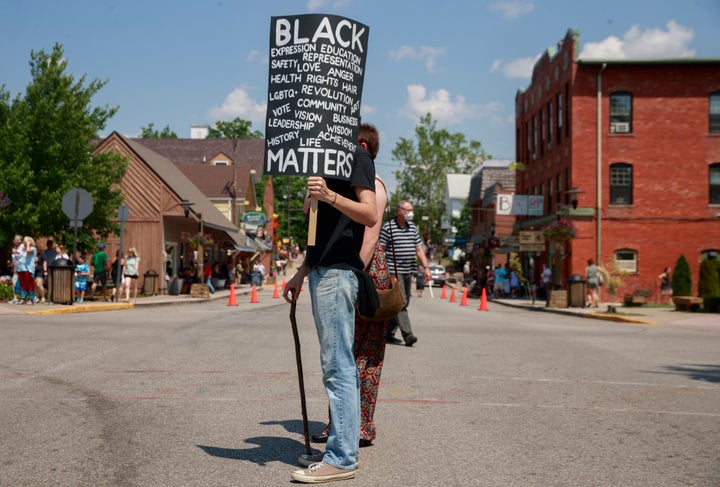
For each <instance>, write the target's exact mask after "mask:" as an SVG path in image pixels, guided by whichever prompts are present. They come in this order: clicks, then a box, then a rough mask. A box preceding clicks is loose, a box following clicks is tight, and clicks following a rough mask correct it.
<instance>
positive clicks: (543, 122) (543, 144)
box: [540, 108, 545, 156]
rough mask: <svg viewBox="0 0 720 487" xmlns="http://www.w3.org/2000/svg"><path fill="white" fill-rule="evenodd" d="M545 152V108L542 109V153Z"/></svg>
mask: <svg viewBox="0 0 720 487" xmlns="http://www.w3.org/2000/svg"><path fill="white" fill-rule="evenodd" d="M543 154H545V108H541V109H540V155H541V156H542V155H543Z"/></svg>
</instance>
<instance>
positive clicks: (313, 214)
mask: <svg viewBox="0 0 720 487" xmlns="http://www.w3.org/2000/svg"><path fill="white" fill-rule="evenodd" d="M317 212H318V200H317V199H316V198H315V197H312V198H310V221H309V223H308V240H307V244H308V245H309V246H315V235H316V234H317Z"/></svg>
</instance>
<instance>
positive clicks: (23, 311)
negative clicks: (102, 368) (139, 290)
mask: <svg viewBox="0 0 720 487" xmlns="http://www.w3.org/2000/svg"><path fill="white" fill-rule="evenodd" d="M273 287H274V284H270V285H268V284H266V285H265V286H264V287H258V288H257V291H258V292H260V291H262V290H264V289H268V288H270V289H271V290H272V289H273ZM278 287H279V285H278ZM251 293H252V285H250V284H241V285H240V286H237V287H236V288H235V296H236V300H239V299H240V298H242V299H249V296H250V295H251ZM245 296H248V298H245ZM218 300H224V301H226V302H229V300H230V290H229V289H218V290H217V291H215V293H214V294H211V295H210V297H209V298H191V297H190V295H189V294H180V295H176V296H172V295H168V294H156V295H153V296H141V295H138V297H137V300H136V301H135V303H123V302H119V303H114V302H108V301H103V300H102V299H101V300H95V301H88V300H85V302H83V303H82V304H80V303H73V304H72V305H66V304H54V303H42V304H41V303H37V304H33V305H27V304H23V305H17V304H8V303H7V302H5V303H0V316H4V315H47V314H68V313H93V312H99V311H115V310H119V309H130V308H135V307H142V306H165V305H181V304H195V303H204V302H208V301H218Z"/></svg>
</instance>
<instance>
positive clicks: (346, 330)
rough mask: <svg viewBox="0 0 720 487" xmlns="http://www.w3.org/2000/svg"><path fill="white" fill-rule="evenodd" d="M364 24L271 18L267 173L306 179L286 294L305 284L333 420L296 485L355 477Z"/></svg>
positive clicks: (371, 201) (364, 184)
mask: <svg viewBox="0 0 720 487" xmlns="http://www.w3.org/2000/svg"><path fill="white" fill-rule="evenodd" d="M367 39H368V27H367V26H365V25H362V24H360V23H358V22H355V21H353V20H350V19H346V18H343V17H338V16H333V15H319V14H312V15H299V16H286V17H273V18H272V19H271V25H270V71H269V79H268V108H267V118H266V124H265V173H266V174H283V175H287V174H295V175H304V176H308V182H307V193H308V197H310V198H311V199H312V203H311V215H310V229H309V232H308V233H309V236H308V250H307V256H306V258H305V262H304V263H303V265H302V266H301V267H300V268H299V269H298V271H297V273H296V274H295V275H294V276H293V277H292V278H291V279H290V281H289V282H288V283H287V285H286V286H285V291H284V292H283V296H284V298H285V299H286V300H287V301H288V302H291V301H294V300H297V298H298V295H299V294H300V291H301V289H302V285H303V281H304V279H305V278H306V277H307V278H308V280H309V290H310V299H311V303H312V311H313V317H314V319H315V327H316V329H317V334H318V340H319V342H320V364H321V367H322V371H323V383H324V385H325V390H326V392H327V395H328V402H329V405H330V415H331V425H330V433H329V435H328V441H327V446H326V450H325V455H324V456H323V460H322V462H319V463H315V464H312V465H310V467H309V468H308V469H306V470H298V471H296V472H293V474H292V478H293V479H294V480H296V481H298V482H305V483H321V482H330V481H333V480H343V479H350V478H353V477H355V468H356V464H357V458H358V451H359V439H360V391H359V384H358V376H357V367H356V365H355V358H354V356H353V339H354V329H355V307H356V305H357V302H358V290H359V287H360V286H359V283H358V278H357V277H356V275H355V270H360V269H362V268H363V267H364V265H363V262H362V260H361V259H360V246H361V244H362V240H363V235H364V231H365V227H366V226H373V225H374V224H375V222H376V221H377V211H376V200H375V165H374V162H373V159H372V157H371V156H370V154H369V153H368V152H367V151H366V150H365V149H364V148H362V147H360V146H358V145H357V136H358V129H359V124H360V99H361V94H362V84H363V76H364V71H365V56H366V53H367Z"/></svg>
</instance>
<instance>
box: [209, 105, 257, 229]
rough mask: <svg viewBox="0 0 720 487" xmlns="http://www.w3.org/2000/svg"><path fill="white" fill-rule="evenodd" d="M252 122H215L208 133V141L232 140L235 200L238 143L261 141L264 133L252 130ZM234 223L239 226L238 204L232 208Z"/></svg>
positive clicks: (232, 194)
mask: <svg viewBox="0 0 720 487" xmlns="http://www.w3.org/2000/svg"><path fill="white" fill-rule="evenodd" d="M251 127H252V122H250V121H248V120H243V119H241V118H236V119H235V120H233V121H232V122H225V121H222V120H220V121H218V122H215V127H211V128H210V130H209V131H208V136H207V138H208V139H230V140H232V152H233V153H232V158H233V187H232V188H231V193H230V195H231V196H232V197H233V198H235V195H236V194H237V188H236V187H235V184H237V164H236V161H237V145H238V141H240V140H244V139H259V138H261V137H262V132H260V131H259V130H250V128H251ZM232 222H233V225H237V224H238V215H237V203H234V204H233V206H232Z"/></svg>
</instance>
